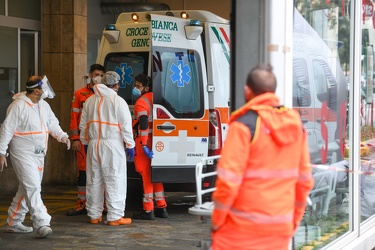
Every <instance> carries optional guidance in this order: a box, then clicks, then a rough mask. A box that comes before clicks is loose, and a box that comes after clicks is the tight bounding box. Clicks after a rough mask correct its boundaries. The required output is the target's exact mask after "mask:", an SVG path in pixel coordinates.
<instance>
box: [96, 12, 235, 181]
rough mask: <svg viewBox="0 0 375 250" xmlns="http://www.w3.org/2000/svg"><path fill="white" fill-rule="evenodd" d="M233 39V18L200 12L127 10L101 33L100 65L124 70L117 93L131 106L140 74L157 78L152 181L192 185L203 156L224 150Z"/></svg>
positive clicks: (129, 166)
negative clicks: (136, 80) (229, 19)
mask: <svg viewBox="0 0 375 250" xmlns="http://www.w3.org/2000/svg"><path fill="white" fill-rule="evenodd" d="M229 38H230V26H229V21H228V20H226V19H223V18H221V17H219V16H217V15H215V14H213V13H210V12H208V11H202V10H191V11H177V10H176V11H150V12H137V13H122V14H120V15H119V16H118V19H117V21H116V23H115V24H110V25H107V26H106V28H105V30H104V31H103V36H102V39H101V43H100V48H99V51H98V57H97V63H100V64H102V65H103V66H104V67H105V69H106V70H113V71H116V72H117V73H119V75H120V76H121V80H120V90H119V92H118V94H119V95H120V96H122V97H123V98H124V99H125V100H126V101H127V103H128V104H129V107H130V109H131V110H132V109H133V105H134V103H135V101H136V100H134V98H133V97H132V89H133V86H134V77H135V76H136V75H138V74H140V73H144V74H146V75H148V76H150V77H152V81H153V93H154V97H153V98H154V99H153V103H154V105H153V114H152V115H153V117H152V119H153V130H152V134H153V145H152V151H153V152H154V157H153V158H152V162H151V168H152V171H151V173H152V182H163V183H194V182H195V166H196V164H197V163H198V161H200V160H201V159H202V157H207V156H214V155H218V154H220V150H221V147H222V145H223V140H224V138H225V136H226V133H227V129H228V120H229V92H230V90H229V86H230V84H229V81H230V75H229V74H230V73H229V70H230V65H229V63H230V39H229ZM132 164H133V163H132V162H128V178H130V179H131V178H132V173H130V172H129V171H131V170H132V169H134V167H132V166H131V165H132ZM212 165H214V163H212ZM137 176H138V178H139V175H137Z"/></svg>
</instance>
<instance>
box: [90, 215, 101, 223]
mask: <svg viewBox="0 0 375 250" xmlns="http://www.w3.org/2000/svg"><path fill="white" fill-rule="evenodd" d="M102 220H103V219H102V217H101V216H100V218H98V219H90V223H91V224H98V223H100V222H102Z"/></svg>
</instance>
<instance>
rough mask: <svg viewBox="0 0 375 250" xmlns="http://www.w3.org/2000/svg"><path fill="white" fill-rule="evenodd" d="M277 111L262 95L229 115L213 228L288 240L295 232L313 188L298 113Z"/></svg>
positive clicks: (270, 99)
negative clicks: (230, 228)
mask: <svg viewBox="0 0 375 250" xmlns="http://www.w3.org/2000/svg"><path fill="white" fill-rule="evenodd" d="M279 105H280V103H279V99H278V98H277V97H276V95H275V94H273V93H265V94H262V95H259V96H257V97H255V98H253V99H252V100H251V101H249V102H248V103H246V104H245V105H244V106H243V107H242V108H240V109H239V110H237V111H236V112H234V113H233V115H232V117H231V119H230V127H229V131H228V134H227V137H226V141H225V143H224V147H223V150H222V155H221V159H220V160H219V163H218V167H217V173H218V178H217V181H216V187H217V189H216V191H215V192H214V194H213V200H214V202H215V209H214V212H213V214H212V223H213V228H216V229H217V228H220V227H221V226H222V225H223V224H224V223H227V224H229V225H230V226H231V227H232V226H233V228H235V229H236V230H238V231H239V233H241V232H242V233H252V234H268V235H269V234H278V235H285V236H292V235H293V233H294V231H295V230H296V228H297V227H298V224H299V222H300V221H301V219H302V217H303V214H304V211H305V206H306V197H307V196H308V194H309V191H310V190H311V188H312V187H313V179H312V174H311V166H310V156H309V151H308V144H307V135H306V133H305V131H304V129H303V125H302V122H301V118H300V115H299V113H298V112H297V111H295V110H292V109H288V108H285V107H280V106H279ZM278 106H279V107H278ZM251 110H253V111H251ZM254 111H255V112H254ZM251 113H252V114H254V113H256V114H257V116H256V118H255V119H254V120H253V121H252V119H251V118H250V116H251ZM253 127H256V129H255V130H253V132H251V131H252V128H253ZM254 131H255V133H254ZM219 230H220V229H219Z"/></svg>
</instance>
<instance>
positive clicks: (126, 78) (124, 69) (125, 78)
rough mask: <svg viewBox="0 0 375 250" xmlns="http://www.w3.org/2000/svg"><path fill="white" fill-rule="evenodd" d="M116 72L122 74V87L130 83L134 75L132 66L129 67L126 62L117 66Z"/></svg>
mask: <svg viewBox="0 0 375 250" xmlns="http://www.w3.org/2000/svg"><path fill="white" fill-rule="evenodd" d="M115 71H116V73H117V74H119V75H120V88H126V85H130V84H131V82H132V80H133V77H131V76H130V75H131V74H133V69H132V67H130V66H129V67H128V66H127V64H126V63H121V64H120V67H118V66H116V69H115Z"/></svg>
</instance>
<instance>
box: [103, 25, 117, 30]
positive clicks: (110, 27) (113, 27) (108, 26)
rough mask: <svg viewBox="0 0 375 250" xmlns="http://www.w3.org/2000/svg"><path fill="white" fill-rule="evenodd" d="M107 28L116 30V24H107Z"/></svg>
mask: <svg viewBox="0 0 375 250" xmlns="http://www.w3.org/2000/svg"><path fill="white" fill-rule="evenodd" d="M105 30H116V26H115V25H114V24H107V25H106V26H105Z"/></svg>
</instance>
